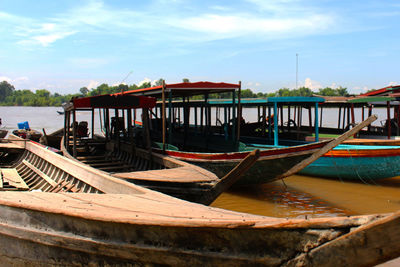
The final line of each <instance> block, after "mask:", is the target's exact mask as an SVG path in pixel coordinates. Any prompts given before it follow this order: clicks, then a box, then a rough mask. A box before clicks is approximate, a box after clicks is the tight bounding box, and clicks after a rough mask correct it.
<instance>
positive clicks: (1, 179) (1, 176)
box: [0, 171, 3, 188]
mask: <svg viewBox="0 0 400 267" xmlns="http://www.w3.org/2000/svg"><path fill="white" fill-rule="evenodd" d="M0 188H3V174H2V173H1V171H0Z"/></svg>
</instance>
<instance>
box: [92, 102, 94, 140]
mask: <svg viewBox="0 0 400 267" xmlns="http://www.w3.org/2000/svg"><path fill="white" fill-rule="evenodd" d="M93 138H94V108H92V139H93Z"/></svg>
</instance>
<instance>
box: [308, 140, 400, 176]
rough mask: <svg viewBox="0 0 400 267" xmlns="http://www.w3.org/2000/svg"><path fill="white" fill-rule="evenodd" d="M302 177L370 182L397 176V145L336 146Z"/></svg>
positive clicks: (399, 169) (399, 172)
mask: <svg viewBox="0 0 400 267" xmlns="http://www.w3.org/2000/svg"><path fill="white" fill-rule="evenodd" d="M300 173H301V174H305V175H312V176H319V177H328V178H339V179H347V180H360V179H361V180H363V181H370V180H376V179H383V178H390V177H395V176H399V175H400V146H362V145H339V146H338V147H336V148H335V149H333V150H332V151H330V152H328V153H326V154H325V155H324V156H323V157H321V158H319V159H318V160H316V161H315V162H313V163H312V164H310V165H309V166H307V167H306V168H304V169H303V170H302V171H301V172H300Z"/></svg>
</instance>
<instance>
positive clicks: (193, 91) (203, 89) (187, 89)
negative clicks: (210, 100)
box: [119, 82, 240, 97]
mask: <svg viewBox="0 0 400 267" xmlns="http://www.w3.org/2000/svg"><path fill="white" fill-rule="evenodd" d="M239 88H240V84H233V83H213V82H195V83H174V84H165V92H172V95H173V97H179V96H192V95H200V94H206V93H209V94H212V93H222V92H229V91H233V90H236V89H239ZM119 94H135V95H151V96H154V97H161V94H162V86H161V85H159V86H154V87H150V88H143V89H136V90H131V91H125V92H123V93H119Z"/></svg>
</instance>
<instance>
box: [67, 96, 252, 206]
mask: <svg viewBox="0 0 400 267" xmlns="http://www.w3.org/2000/svg"><path fill="white" fill-rule="evenodd" d="M154 105H155V99H154V98H151V97H138V96H133V95H126V96H119V95H102V96H96V97H88V98H79V99H74V100H73V102H72V103H71V104H70V105H67V106H65V118H66V120H65V125H68V127H66V128H65V131H64V133H65V135H64V137H63V139H62V141H61V151H62V152H63V154H64V156H66V157H68V158H71V159H75V160H79V161H80V162H82V163H85V164H87V165H90V166H92V167H95V168H98V169H99V170H100V171H102V172H104V173H109V174H111V175H112V176H114V177H117V178H120V179H124V180H126V181H129V182H132V183H135V184H137V185H141V186H144V187H146V188H149V189H153V190H156V191H159V192H163V193H166V194H169V195H172V196H175V197H178V198H181V199H185V200H189V201H193V202H197V203H202V204H207V205H208V204H211V203H212V202H213V201H214V200H215V199H216V198H217V197H218V196H219V195H220V194H221V193H222V192H224V191H226V190H227V189H228V188H229V187H230V186H231V185H232V184H233V183H235V182H236V181H237V180H238V179H239V178H240V177H241V175H242V174H243V173H245V172H246V171H247V170H248V169H249V168H250V167H251V166H252V165H253V164H254V163H255V162H256V160H257V159H258V158H259V151H258V150H256V149H255V150H254V152H253V153H246V155H245V156H247V157H246V158H242V159H241V160H240V162H239V161H238V162H236V163H235V165H234V166H232V168H231V169H229V170H228V171H227V172H225V173H224V175H223V176H221V177H217V176H216V175H215V174H214V173H212V172H210V171H208V170H206V169H203V168H201V167H199V166H196V165H193V164H190V163H187V162H184V161H180V160H177V159H174V158H172V157H170V156H168V155H163V154H160V153H156V152H154V151H152V149H151V146H150V139H149V135H148V134H149V131H146V132H147V136H142V137H143V138H140V139H139V140H137V142H139V143H142V144H145V146H144V147H142V148H141V147H137V146H136V143H135V142H129V141H132V139H133V127H132V125H131V122H132V117H131V116H130V115H132V108H139V109H143V115H144V118H145V120H144V124H145V126H147V125H148V115H147V114H148V109H149V108H151V107H154ZM95 108H105V111H104V113H103V114H104V115H105V118H104V120H105V121H106V125H107V122H109V120H108V117H109V110H108V109H109V108H113V109H115V110H116V111H115V112H116V113H115V114H116V115H117V116H116V117H114V118H116V119H113V120H112V122H111V124H112V127H111V129H110V128H106V137H105V138H102V137H100V136H96V135H94V128H93V127H94V126H93V123H94V122H93V120H92V126H93V127H92V132H91V134H92V138H89V137H88V129H87V123H86V122H85V123H82V122H81V123H72V127H69V125H71V123H70V120H71V115H72V119H73V121H74V122H75V121H76V110H89V111H91V112H92V117H93V116H94V109H95ZM118 110H122V111H123V114H126V113H128V115H127V123H128V129H127V133H129V134H128V135H129V137H128V139H126V138H125V137H124V135H125V134H127V133H126V132H124V131H125V128H124V127H122V126H121V120H120V119H118V114H119V111H118ZM121 119H123V117H121ZM117 122H118V123H117ZM123 122H124V120H122V123H123ZM109 125H110V124H108V126H109ZM85 127H86V128H85ZM71 128H72V129H71ZM137 138H138V137H137Z"/></svg>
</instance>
